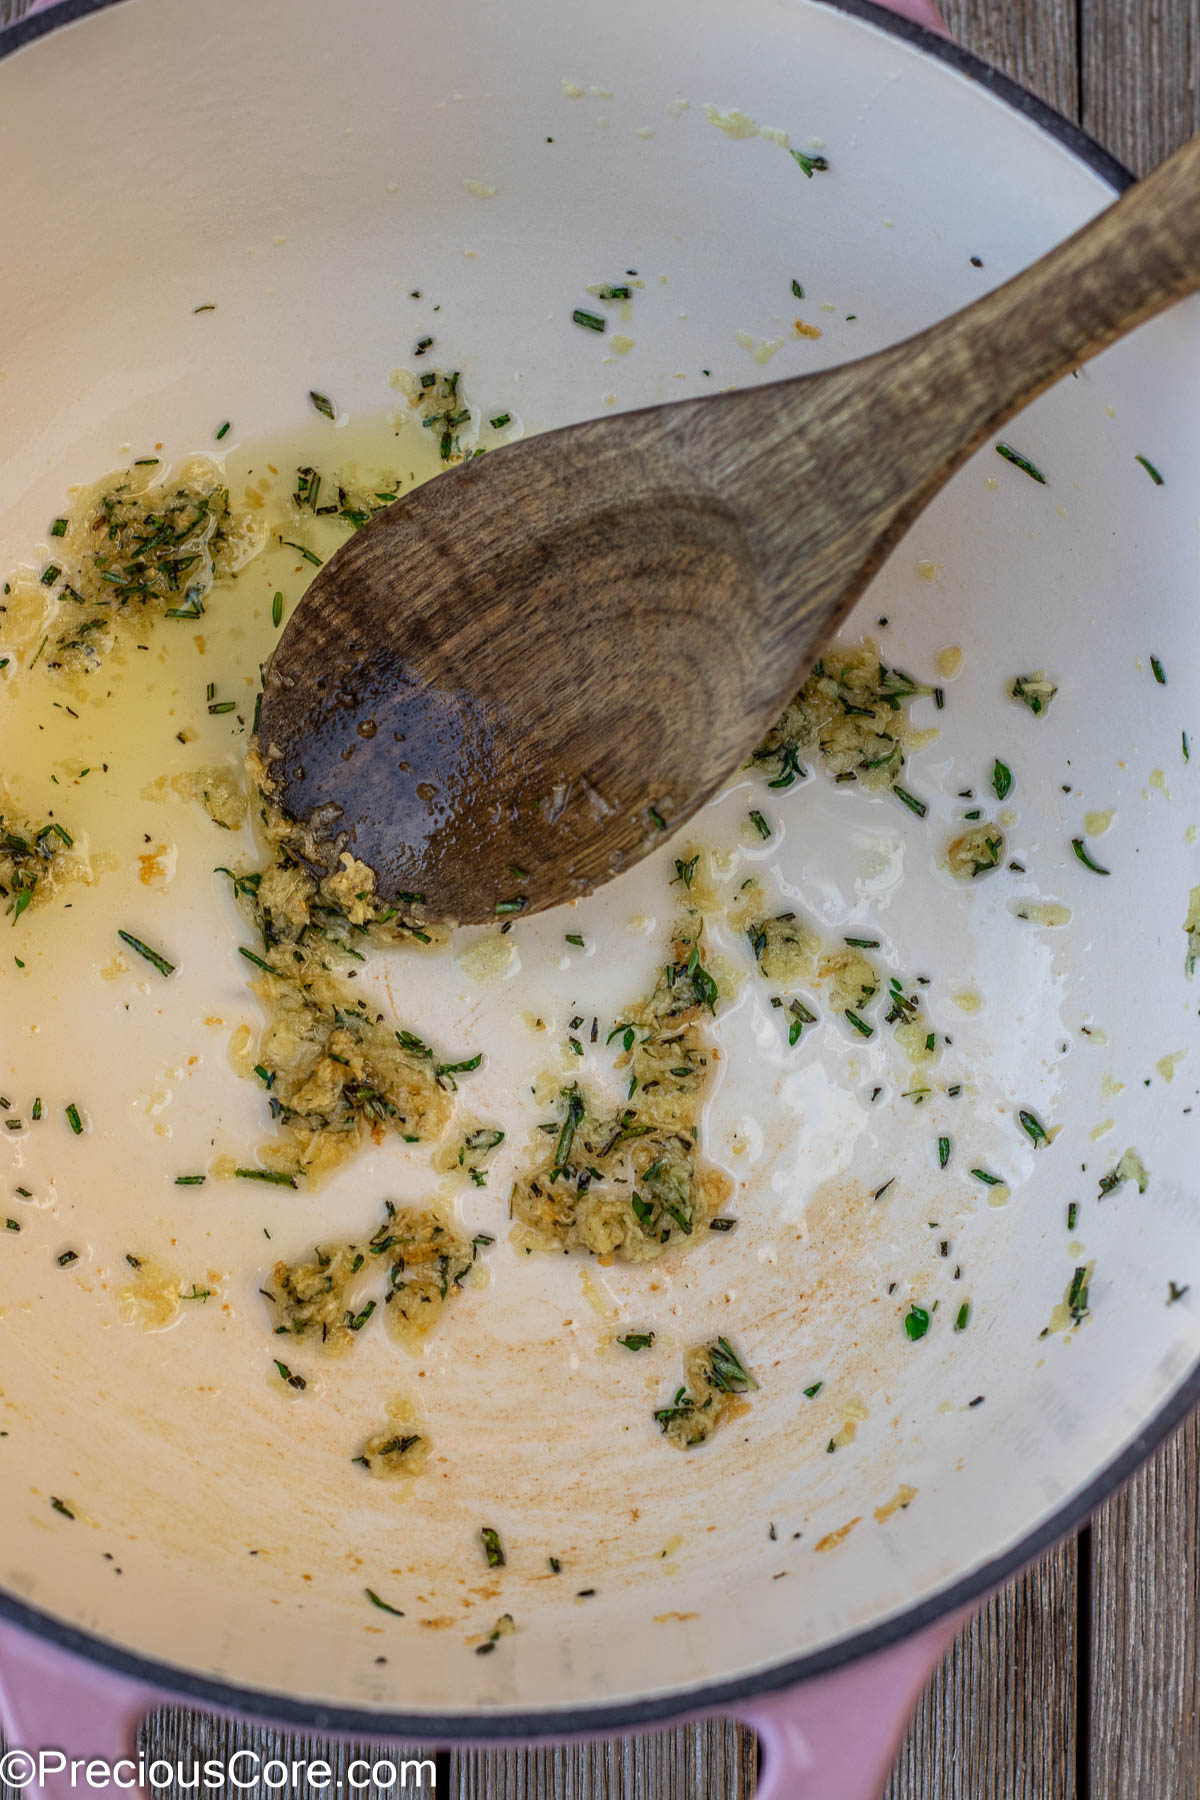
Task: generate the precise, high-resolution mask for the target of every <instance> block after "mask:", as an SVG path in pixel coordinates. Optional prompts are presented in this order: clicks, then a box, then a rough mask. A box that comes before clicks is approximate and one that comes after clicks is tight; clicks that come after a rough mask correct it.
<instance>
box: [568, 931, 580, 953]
mask: <svg viewBox="0 0 1200 1800" xmlns="http://www.w3.org/2000/svg"><path fill="white" fill-rule="evenodd" d="M567 942H568V944H574V945H575V948H576V949H577V950H582V949H583V937H582V935H581V933H579V932H578V931H568V933H567Z"/></svg>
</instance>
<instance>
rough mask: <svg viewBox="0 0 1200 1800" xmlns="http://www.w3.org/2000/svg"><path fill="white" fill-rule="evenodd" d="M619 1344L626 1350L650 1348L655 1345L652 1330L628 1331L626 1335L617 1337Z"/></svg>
mask: <svg viewBox="0 0 1200 1800" xmlns="http://www.w3.org/2000/svg"><path fill="white" fill-rule="evenodd" d="M617 1342H618V1344H621V1345H623V1346H624V1348H625V1349H626V1350H650V1349H652V1348H653V1346H654V1333H653V1332H652V1331H627V1332H626V1333H625V1336H624V1337H619V1338H618V1339H617Z"/></svg>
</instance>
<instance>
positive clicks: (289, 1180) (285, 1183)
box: [233, 1169, 296, 1188]
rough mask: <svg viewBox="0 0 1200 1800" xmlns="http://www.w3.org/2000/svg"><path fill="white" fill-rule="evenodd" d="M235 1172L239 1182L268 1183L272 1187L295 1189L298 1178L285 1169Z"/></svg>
mask: <svg viewBox="0 0 1200 1800" xmlns="http://www.w3.org/2000/svg"><path fill="white" fill-rule="evenodd" d="M233 1172H234V1174H235V1175H236V1176H237V1177H238V1179H239V1181H266V1182H269V1183H270V1184H271V1186H272V1187H287V1188H294V1187H295V1185H296V1177H295V1176H294V1175H288V1174H287V1173H286V1172H285V1171H284V1170H283V1169H235V1170H234V1171H233Z"/></svg>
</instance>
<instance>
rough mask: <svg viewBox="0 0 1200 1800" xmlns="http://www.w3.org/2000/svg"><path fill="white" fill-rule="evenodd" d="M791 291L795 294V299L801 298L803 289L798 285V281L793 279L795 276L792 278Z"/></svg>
mask: <svg viewBox="0 0 1200 1800" xmlns="http://www.w3.org/2000/svg"><path fill="white" fill-rule="evenodd" d="M792 292H793V294H795V296H796V298H797V300H803V298H804V289H803V288H802V287H801V286H800V283H799V282H798V281H797V280H796V279H795V277H793V278H792Z"/></svg>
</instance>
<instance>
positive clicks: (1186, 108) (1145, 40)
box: [1080, 0, 1200, 175]
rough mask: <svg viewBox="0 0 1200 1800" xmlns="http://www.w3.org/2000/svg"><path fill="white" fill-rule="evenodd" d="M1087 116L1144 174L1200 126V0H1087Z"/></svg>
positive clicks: (1084, 74) (1103, 139)
mask: <svg viewBox="0 0 1200 1800" xmlns="http://www.w3.org/2000/svg"><path fill="white" fill-rule="evenodd" d="M1080 4H1081V8H1082V11H1081V15H1080V17H1081V23H1082V32H1081V37H1082V52H1083V54H1082V61H1081V74H1082V83H1083V100H1084V104H1083V124H1084V126H1085V128H1086V129H1087V130H1088V131H1090V132H1091V133H1092V135H1093V137H1097V138H1099V139H1100V142H1101V143H1102V144H1105V145H1107V147H1108V148H1109V149H1110V150H1111V151H1112V153H1113V155H1114V156H1116V157H1118V158H1119V159H1120V161H1122V162H1124V163H1126V164H1127V165H1128V166H1129V168H1131V169H1132V170H1133V171H1134V173H1135V174H1138V175H1141V174H1144V173H1145V172H1146V170H1147V169H1151V168H1153V167H1154V165H1155V163H1159V162H1161V161H1162V159H1163V157H1164V156H1167V155H1169V154H1170V152H1171V151H1172V150H1174V149H1175V148H1176V147H1177V145H1179V144H1181V143H1182V142H1183V141H1184V139H1185V138H1188V137H1191V136H1192V135H1193V133H1195V132H1196V131H1200V0H1080Z"/></svg>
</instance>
